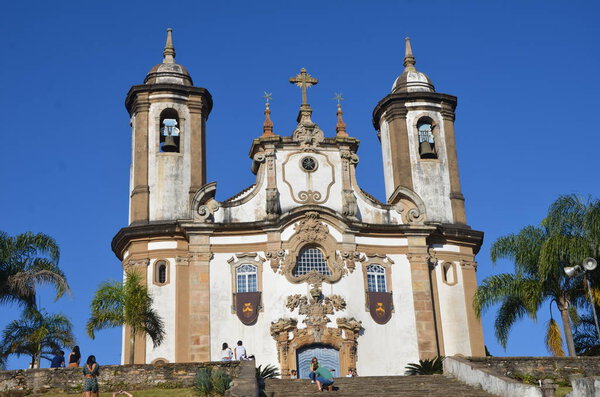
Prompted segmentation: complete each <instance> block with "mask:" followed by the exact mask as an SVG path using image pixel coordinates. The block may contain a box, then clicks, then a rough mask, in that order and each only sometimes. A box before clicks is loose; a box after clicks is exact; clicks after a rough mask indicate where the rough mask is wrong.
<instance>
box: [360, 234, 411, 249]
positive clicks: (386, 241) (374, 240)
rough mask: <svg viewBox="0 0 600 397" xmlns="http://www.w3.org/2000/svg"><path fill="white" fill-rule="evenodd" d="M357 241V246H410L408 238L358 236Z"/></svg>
mask: <svg viewBox="0 0 600 397" xmlns="http://www.w3.org/2000/svg"><path fill="white" fill-rule="evenodd" d="M355 241H356V244H371V245H385V246H388V247H402V246H405V245H408V239H406V238H385V237H366V236H356V238H355Z"/></svg>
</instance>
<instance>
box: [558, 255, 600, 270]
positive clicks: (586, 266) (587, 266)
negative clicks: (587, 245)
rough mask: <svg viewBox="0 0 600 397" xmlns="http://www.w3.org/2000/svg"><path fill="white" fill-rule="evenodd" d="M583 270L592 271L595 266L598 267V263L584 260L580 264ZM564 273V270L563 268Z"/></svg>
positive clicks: (588, 259)
mask: <svg viewBox="0 0 600 397" xmlns="http://www.w3.org/2000/svg"><path fill="white" fill-rule="evenodd" d="M581 266H583V268H584V269H585V270H588V271H590V270H594V269H595V268H596V266H598V262H596V260H595V259H594V258H585V259H584V261H583V263H582V264H581ZM565 271H566V268H565Z"/></svg>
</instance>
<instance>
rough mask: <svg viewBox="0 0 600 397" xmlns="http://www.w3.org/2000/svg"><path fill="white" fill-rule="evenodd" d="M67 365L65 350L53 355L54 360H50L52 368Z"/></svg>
mask: <svg viewBox="0 0 600 397" xmlns="http://www.w3.org/2000/svg"><path fill="white" fill-rule="evenodd" d="M64 366H65V352H64V351H62V350H61V351H59V352H58V353H56V354H55V355H54V357H52V361H50V368H60V367H64Z"/></svg>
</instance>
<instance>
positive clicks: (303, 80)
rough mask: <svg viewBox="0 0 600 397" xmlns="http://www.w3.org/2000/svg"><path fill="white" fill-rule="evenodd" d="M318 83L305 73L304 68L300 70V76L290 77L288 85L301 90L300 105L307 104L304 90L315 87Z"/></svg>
mask: <svg viewBox="0 0 600 397" xmlns="http://www.w3.org/2000/svg"><path fill="white" fill-rule="evenodd" d="M318 82H319V80H317V79H315V78H314V77H312V76H311V75H310V74H308V73H306V69H304V68H302V69H300V74H299V75H297V76H296V77H290V83H292V84H296V85H297V86H298V87H300V88H302V105H307V104H308V102H307V101H306V88H308V87H310V86H313V85H316V84H317V83H318Z"/></svg>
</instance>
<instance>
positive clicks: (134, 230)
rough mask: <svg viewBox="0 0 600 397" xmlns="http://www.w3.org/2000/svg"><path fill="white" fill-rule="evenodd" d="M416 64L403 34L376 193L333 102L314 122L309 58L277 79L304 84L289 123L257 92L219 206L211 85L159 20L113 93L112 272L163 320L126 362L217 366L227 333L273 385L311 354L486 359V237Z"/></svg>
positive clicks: (377, 360) (362, 369) (358, 363)
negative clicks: (152, 41) (477, 298)
mask: <svg viewBox="0 0 600 397" xmlns="http://www.w3.org/2000/svg"><path fill="white" fill-rule="evenodd" d="M415 64H416V62H415V57H414V55H413V52H412V49H411V44H410V41H409V39H408V38H407V39H406V55H405V57H404V71H403V72H402V73H401V74H400V75H399V76H397V77H396V76H390V81H392V79H393V78H395V80H394V81H393V85H392V89H391V92H388V93H386V92H382V97H383V98H382V99H381V100H380V101H379V103H377V104H376V106H375V108H374V109H373V125H374V127H375V130H376V131H377V136H375V134H373V139H376V138H378V139H379V141H380V143H381V154H382V159H383V175H382V177H383V179H384V182H385V202H381V201H379V200H377V199H376V198H374V197H373V196H372V195H370V194H369V193H368V192H366V191H364V190H362V189H361V187H360V186H359V185H358V183H357V180H356V176H355V168H356V167H357V165H358V163H359V162H360V158H359V156H358V155H357V150H358V146H359V141H358V140H357V139H356V138H354V137H352V136H350V134H348V132H347V131H346V125H345V123H344V120H343V113H342V108H341V106H340V105H339V104H338V111H337V126H336V128H335V131H323V130H322V129H321V128H320V127H319V126H318V125H317V124H316V123H315V122H314V121H313V120H312V119H311V114H312V108H311V106H310V104H309V101H308V98H307V87H310V86H313V85H316V84H317V83H318V80H317V78H315V77H313V76H311V75H310V74H309V72H308V71H307V70H305V69H300V71H299V73H297V74H296V73H292V72H293V71H291V72H290V74H293V75H294V76H293V77H291V78H290V80H289V81H290V83H292V84H293V85H295V86H297V88H294V87H292V86H290V90H293V89H295V90H298V89H299V90H300V91H301V93H302V102H301V103H300V105H299V111H298V117H297V126H296V128H295V130H294V131H289V132H286V133H285V134H284V133H283V131H278V133H277V134H276V133H274V128H273V123H272V121H271V118H270V109H269V103H268V99H267V104H266V106H265V111H264V114H265V121H264V125H263V129H262V130H263V132H262V134H260V136H255V137H252V140H251V141H250V142H249V144H250V159H249V161H248V165H249V172H252V173H253V174H254V175H255V182H254V183H253V184H252V185H250V186H240V191H239V193H237V194H236V195H234V196H233V197H230V198H228V199H226V200H222V201H219V200H217V198H216V191H217V184H216V182H207V180H206V167H207V164H206V153H207V151H208V150H211V148H210V147H206V143H205V142H206V140H205V139H206V134H207V133H210V124H209V123H207V119H208V116H209V114H210V112H211V109H212V106H213V103H212V98H211V94H210V92H209V91H208V89H206V88H202V87H196V86H194V85H193V82H192V77H191V76H190V74H189V72H188V71H187V69H186V68H185V67H183V66H182V65H179V64H178V63H177V62H176V60H175V48H174V46H173V40H172V32H171V29H169V30H168V31H167V42H166V46H165V48H164V51H163V60H162V62H161V63H159V64H158V65H156V66H154V67H153V68H152V69H151V70H150V71H149V72H148V74H147V75H146V77H145V79H144V83H143V84H141V85H134V86H132V87H131V89H130V90H129V92H128V93H127V97H126V100H125V105H126V108H127V111H128V112H129V115H130V121H131V128H132V133H131V141H132V152H131V153H132V161H131V170H130V173H131V174H130V203H129V224H128V226H126V227H123V228H122V229H121V230H120V231H119V232H118V233H117V234H116V235H115V237H114V238H113V241H112V249H113V251H114V252H115V254H116V255H117V257H118V258H119V260H121V261H122V265H123V269H124V271H125V270H134V271H137V272H140V273H141V274H143V275H144V277H145V280H146V284H147V286H148V289H149V291H150V293H151V294H152V297H153V299H154V305H155V309H156V310H157V312H158V313H159V314H160V316H161V317H162V318H163V320H164V324H165V330H166V338H165V340H164V342H163V343H162V344H161V345H160V346H158V347H156V348H155V347H154V346H153V344H152V342H151V341H150V340H149V339H148V338H147V340H139V339H142V338H138V341H137V343H136V344H135V352H134V357H135V362H136V363H149V364H150V363H166V362H195V361H218V360H220V359H221V345H222V343H223V342H228V343H229V344H230V346H231V345H232V344H234V343H235V342H237V341H238V340H242V341H243V342H244V345H246V346H247V349H248V353H249V354H253V355H254V356H255V357H256V360H257V365H258V364H262V365H266V364H274V365H276V366H277V367H278V368H279V369H280V370H281V373H282V377H284V378H285V377H289V375H290V371H291V370H294V369H295V370H298V374H299V376H300V377H303V378H306V377H307V376H308V373H307V372H308V363H309V361H310V359H311V358H312V357H313V356H316V357H318V359H319V361H320V362H321V363H322V364H324V365H326V366H327V367H328V368H333V369H335V376H344V375H345V374H346V373H347V371H348V370H349V369H356V370H357V372H358V374H359V375H399V374H403V373H404V367H405V365H406V364H407V363H410V362H415V361H418V360H419V359H424V358H432V357H435V356H438V355H446V356H449V355H454V354H463V355H466V356H483V355H484V353H485V348H484V341H483V332H482V327H481V322H480V320H479V319H478V318H477V316H476V315H475V313H474V311H473V308H472V301H473V295H474V293H475V290H476V288H477V280H476V270H477V263H476V262H475V255H476V254H477V252H478V251H479V249H480V247H481V244H482V241H483V232H481V231H477V230H473V229H471V228H470V227H469V226H468V225H467V220H466V214H465V205H464V201H465V199H464V196H463V194H462V193H461V185H460V178H459V171H458V160H457V149H456V145H455V132H454V118H455V109H456V104H457V98H456V97H454V96H452V95H448V94H442V93H438V92H436V91H435V88H434V85H433V83H432V81H431V80H430V78H429V77H428V76H427V75H425V74H424V73H422V72H420V71H418V70H417V69H416V67H415ZM293 94H296V93H293ZM290 95H291V94H290ZM207 129H208V132H207ZM280 133H281V134H280ZM257 135H259V134H257ZM123 335H124V337H123V349H122V357H123V360H125V357H128V356H129V353H130V344H129V338H127V337H125V335H128V330H127V329H124V330H123ZM232 347H233V346H232Z"/></svg>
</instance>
